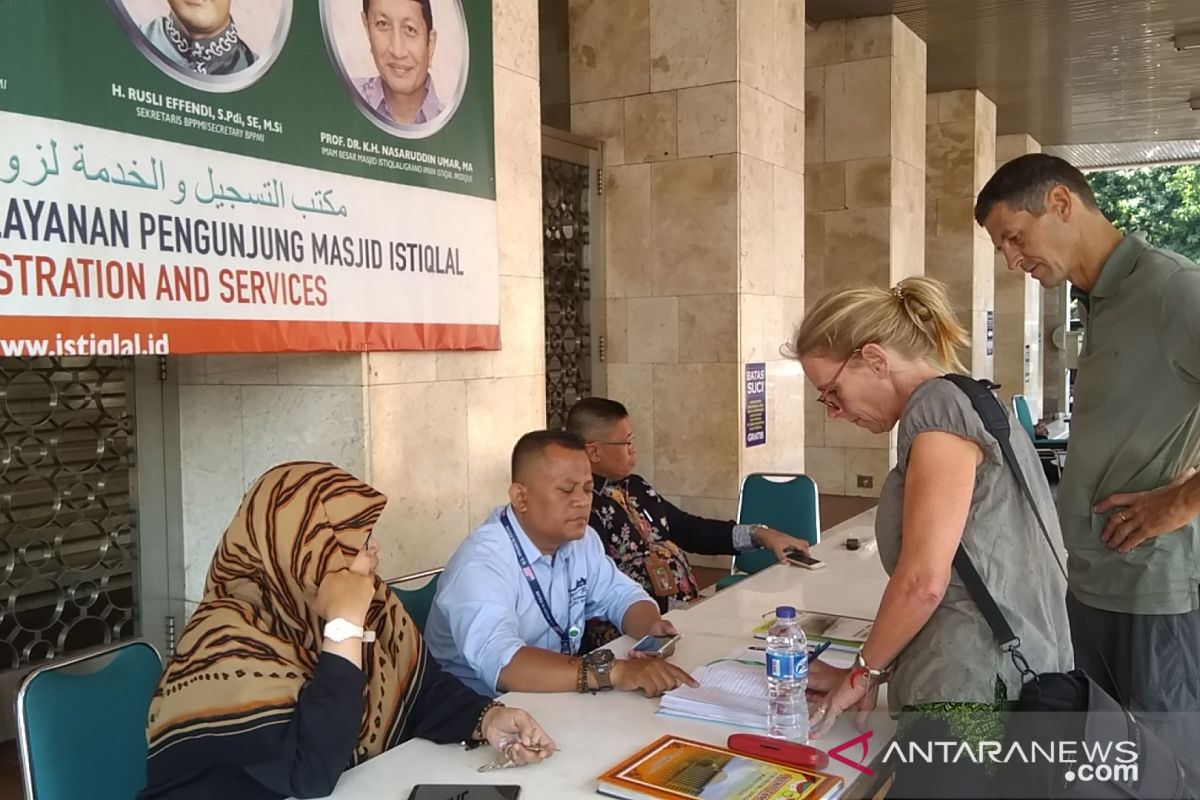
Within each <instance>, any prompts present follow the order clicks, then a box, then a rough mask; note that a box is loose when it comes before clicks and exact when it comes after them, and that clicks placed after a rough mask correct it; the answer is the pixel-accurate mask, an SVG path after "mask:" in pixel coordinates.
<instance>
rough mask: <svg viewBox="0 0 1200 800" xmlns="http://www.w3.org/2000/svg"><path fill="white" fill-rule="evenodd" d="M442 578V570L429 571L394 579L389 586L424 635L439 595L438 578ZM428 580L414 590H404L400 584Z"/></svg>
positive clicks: (439, 568) (389, 582)
mask: <svg viewBox="0 0 1200 800" xmlns="http://www.w3.org/2000/svg"><path fill="white" fill-rule="evenodd" d="M441 576H442V568H441V567H438V568H437V569H427V570H425V571H424V572H414V573H413V574H412V575H405V576H404V577H402V578H393V579H392V580H390V581H388V582H387V584H388V586H389V587H390V588H391V590H392V591H393V592H395V593H396V596H397V597H399V598H400V602H401V603H403V604H404V610H405V611H407V612H408V616H410V617H412V621H413V624H414V625H416V626H417V630H418V631H420V632H421V634H422V635H424V633H425V622H426V621H427V620H428V619H429V609H431V608H433V596H434V595H435V594H436V593H437V585H438V578H440V577H441ZM424 578H428V580H427V581H426V582H425V583H424V584H423V585H421V586H417V587H416V588H412V589H402V588H400V584H403V583H414V582H416V581H419V580H422V579H424Z"/></svg>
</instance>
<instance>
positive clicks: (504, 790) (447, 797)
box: [408, 783, 521, 800]
mask: <svg viewBox="0 0 1200 800" xmlns="http://www.w3.org/2000/svg"><path fill="white" fill-rule="evenodd" d="M520 796H521V787H520V786H508V785H496V784H492V785H487V784H473V783H418V784H417V785H416V786H414V787H413V790H412V792H410V793H409V795H408V800H517V798H518V797H520Z"/></svg>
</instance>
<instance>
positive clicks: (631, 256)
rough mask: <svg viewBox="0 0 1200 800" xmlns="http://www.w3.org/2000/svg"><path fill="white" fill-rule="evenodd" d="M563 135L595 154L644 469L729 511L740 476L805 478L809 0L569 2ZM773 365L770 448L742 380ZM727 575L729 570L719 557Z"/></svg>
mask: <svg viewBox="0 0 1200 800" xmlns="http://www.w3.org/2000/svg"><path fill="white" fill-rule="evenodd" d="M569 11H570V30H571V43H570V51H571V70H570V72H571V75H570V79H571V130H572V131H573V132H574V133H578V134H581V135H585V136H591V137H593V138H597V139H600V140H601V141H603V142H604V145H605V151H604V158H605V163H606V169H605V181H604V194H605V210H606V213H607V221H606V234H605V240H606V250H607V254H606V262H607V263H606V281H605V283H606V292H607V298H608V304H607V326H608V337H609V341H608V394H609V395H610V396H611V397H613V398H614V399H617V400H620V401H621V402H623V403H625V404H626V405H627V406H628V407H629V408H630V411H631V413H632V416H633V422H634V426H635V429H636V431H637V438H638V462H639V463H638V471H639V472H641V473H642V474H644V475H645V476H646V477H647V478H649V479H650V480H652V481H653V482H654V483H655V484H656V486H657V487H658V488H659V489H660V490H661V491H662V492H664V493H665V494H667V495H668V496H670V497H672V498H673V499H677V500H679V501H680V502H681V503H682V504H683V506H684V507H685V508H688V509H689V510H692V511H695V512H698V513H702V514H711V515H722V516H732V515H733V514H734V512H735V509H736V499H737V493H738V487H739V484H740V476H741V474H742V473H743V472H744V471H750V470H756V469H787V470H790V471H796V472H799V471H802V470H803V468H804V455H803V454H804V425H803V413H804V408H803V402H802V400H801V399H800V398H801V392H802V375H801V374H800V373H799V371H798V369H796V367H795V365H794V364H790V363H787V362H784V361H783V360H782V359H781V358H780V356H779V346H780V345H781V344H783V343H784V342H785V341H786V339H787V334H788V333H789V332H790V330H791V326H792V324H793V323H794V321H795V320H796V319H798V318H799V315H800V312H801V310H802V302H803V301H802V297H803V290H804V283H803V275H804V262H803V252H804V229H803V227H802V220H803V214H804V201H803V188H802V187H803V179H804V141H803V135H804V134H803V130H804V125H803V116H804V88H803V86H802V85H801V78H800V76H801V74H802V67H803V59H804V47H803V43H804V2H803V0H571V2H570V7H569ZM748 361H749V362H754V361H765V362H767V376H768V383H769V388H768V397H767V405H768V413H769V418H768V430H767V444H766V445H765V446H759V447H754V448H746V447H744V444H743V436H742V416H743V406H742V403H743V401H742V397H743V391H742V377H741V376H742V374H743V370H744V364H745V363H746V362H748ZM722 563H725V564H727V563H728V562H727V560H726V561H724V562H722Z"/></svg>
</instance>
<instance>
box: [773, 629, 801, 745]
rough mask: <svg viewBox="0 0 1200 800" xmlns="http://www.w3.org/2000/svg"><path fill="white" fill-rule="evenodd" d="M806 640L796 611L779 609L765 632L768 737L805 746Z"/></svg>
mask: <svg viewBox="0 0 1200 800" xmlns="http://www.w3.org/2000/svg"><path fill="white" fill-rule="evenodd" d="M807 688H808V639H807V637H805V635H804V631H802V630H800V625H799V623H798V622H797V621H796V609H794V608H792V607H791V606H779V608H777V609H775V623H774V624H773V625H772V626H771V628H770V630H768V631H767V697H768V708H767V734H768V735H769V736H773V737H774V738H776V739H786V740H788V741H789V742H799V743H800V744H808V702H807V701H806V700H805V699H804V690H805V689H807Z"/></svg>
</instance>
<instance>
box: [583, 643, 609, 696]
mask: <svg viewBox="0 0 1200 800" xmlns="http://www.w3.org/2000/svg"><path fill="white" fill-rule="evenodd" d="M616 660H617V657H616V656H614V655H613V652H612V650H593V651H592V652H590V653H588V654H587V655H586V656H584V657H583V666H584V667H585V668H586V669H587V670H588V671H590V672H591V673H592V674H594V675H595V676H596V686H597V687H598V688H599V691H602V692H604V691H607V690H609V689H611V688H613V682H612V668H613V663H614V662H615V661H616ZM582 683H583V687H584V688H585V689H586V687H587V681H583V682H582Z"/></svg>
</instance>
